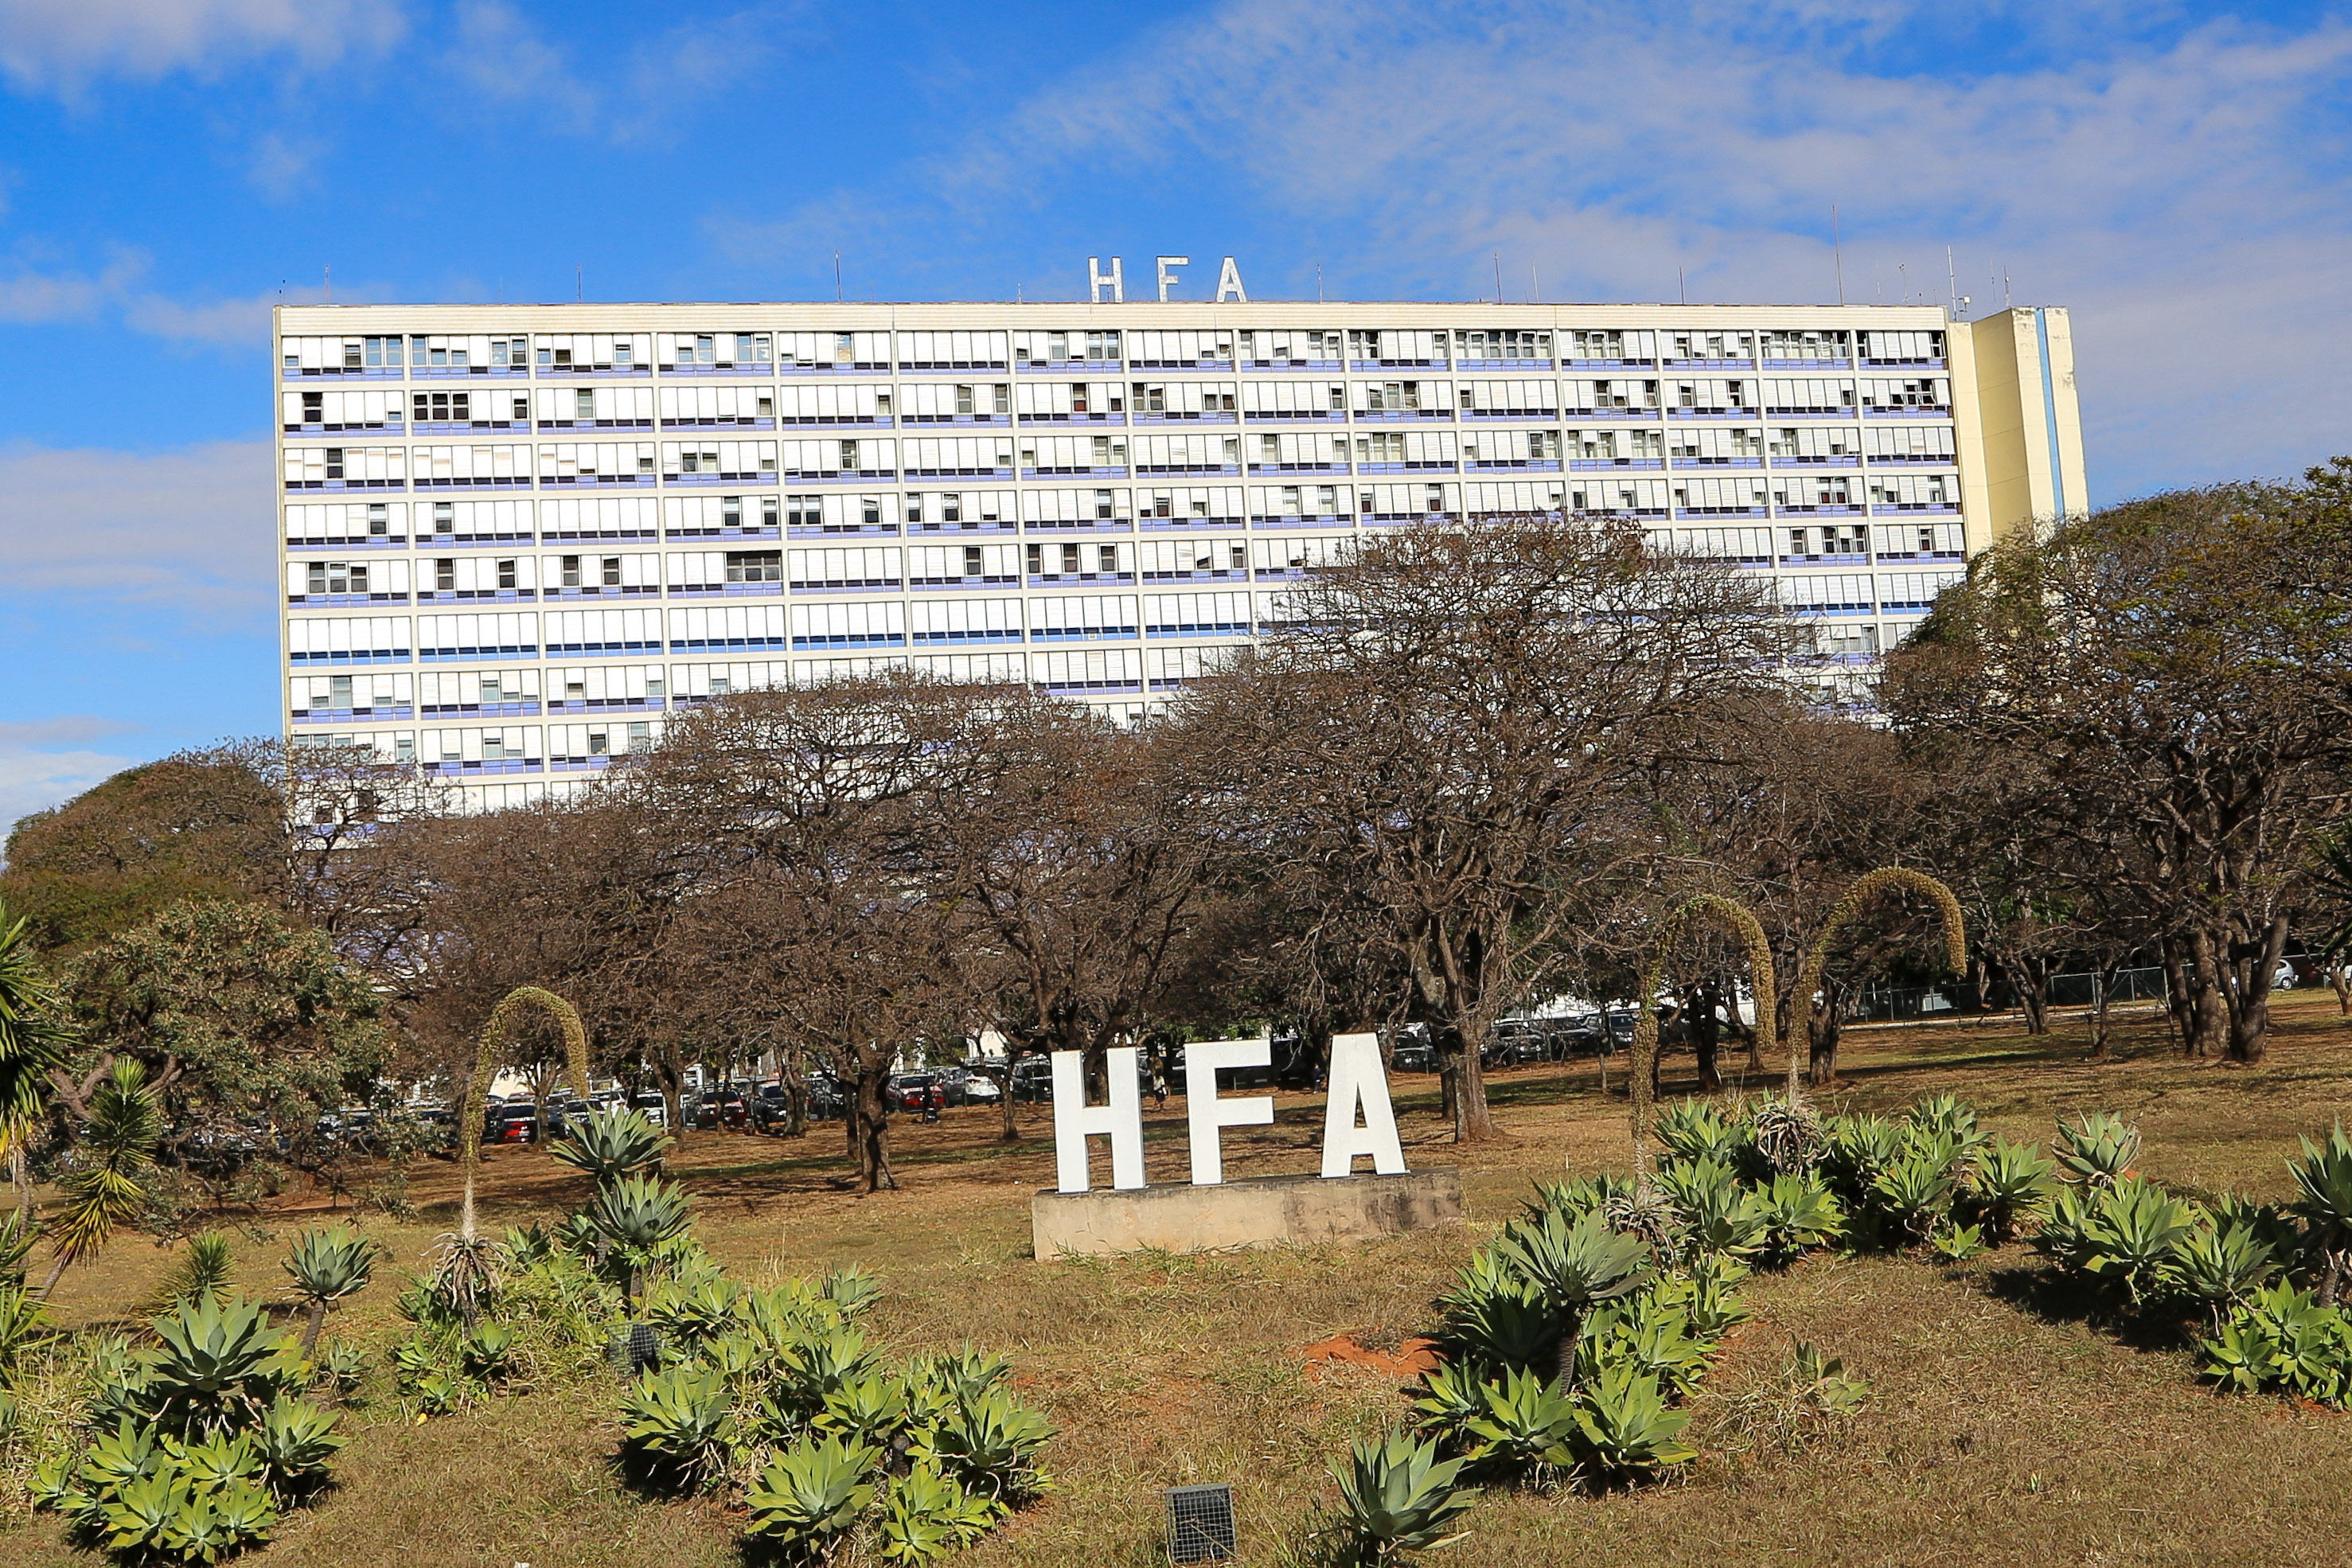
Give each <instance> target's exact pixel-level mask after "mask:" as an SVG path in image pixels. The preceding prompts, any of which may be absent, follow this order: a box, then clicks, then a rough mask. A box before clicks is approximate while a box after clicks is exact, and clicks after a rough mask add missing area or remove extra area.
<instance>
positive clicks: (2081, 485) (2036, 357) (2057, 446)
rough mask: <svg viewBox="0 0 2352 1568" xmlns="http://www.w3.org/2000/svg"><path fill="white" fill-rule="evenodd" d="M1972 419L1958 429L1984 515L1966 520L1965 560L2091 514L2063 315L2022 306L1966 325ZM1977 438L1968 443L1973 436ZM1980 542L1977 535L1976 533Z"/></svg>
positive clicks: (2069, 334)
mask: <svg viewBox="0 0 2352 1568" xmlns="http://www.w3.org/2000/svg"><path fill="white" fill-rule="evenodd" d="M1967 331H1968V334H1969V342H1970V347H1971V350H1972V352H1973V356H1974V359H1975V362H1976V364H1975V374H1976V386H1977V401H1976V409H1977V418H1976V421H1975V427H1974V430H1973V432H1971V431H1970V430H1969V422H1968V421H1966V420H1963V421H1961V431H1960V438H1961V440H1962V442H1963V443H1964V444H1973V445H1974V446H1975V447H1976V448H1977V452H1978V453H1979V454H1980V457H1979V458H1978V459H1977V460H1976V461H1972V460H1971V458H1970V456H1969V454H1968V453H1966V452H1964V453H1963V454H1962V458H1961V467H1962V470H1963V473H1964V475H1966V476H1968V477H1969V479H1973V478H1974V476H1975V474H1976V472H1978V471H1979V470H1978V462H1980V463H1981V472H1982V474H1983V490H1982V494H1983V496H1984V498H1985V505H1984V507H1983V508H1982V509H1981V510H1979V511H1977V512H1975V513H1974V514H1973V515H1971V516H1970V518H1969V553H1970V554H1971V555H1973V554H1975V553H1976V552H1977V551H1979V550H1980V549H1982V548H1983V547H1984V546H1985V545H1987V544H1990V543H1991V542H1994V541H1995V540H1997V539H2000V538H2003V537H2006V536H2008V535H2009V534H2011V532H2014V531H2018V530H2020V529H2026V530H2031V529H2032V528H2033V527H2035V526H2036V525H2040V524H2046V523H2048V522H2051V521H2055V520H2056V519H2058V518H2059V517H2061V516H2062V515H2063V516H2067V517H2079V516H2081V515H2083V514H2084V513H2086V512H2088V511H2089V510H2091V508H2090V487H2089V483H2088V480H2087V479H2086V477H2085V475H2084V467H2083V420H2082V412H2081V409H2080V407H2079V406H2078V405H2077V404H2076V402H2075V396H2074V328H2073V324H2072V322H2071V321H2069V319H2068V317H2067V314H2066V312H2065V311H2064V310H2060V309H2057V308H2055V307H2021V308H2020V309H2017V310H2001V311H1999V312H1996V313H1995V314H1993V315H1990V316H1986V317H1984V318H1983V319H1981V320H1979V321H1973V322H1970V323H1969V326H1968V328H1967ZM1971 435H1973V437H1974V440H1973V443H1970V437H1971ZM1980 528H1981V529H1982V530H1983V531H1984V536H1983V537H1982V538H1979V529H1980Z"/></svg>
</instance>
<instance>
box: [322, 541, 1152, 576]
mask: <svg viewBox="0 0 2352 1568" xmlns="http://www.w3.org/2000/svg"><path fill="white" fill-rule="evenodd" d="M1095 569H1096V570H1097V571H1098V572H1103V573H1114V572H1117V571H1118V545H1116V544H1102V545H1097V546H1096V547H1095ZM362 570H365V568H362Z"/></svg>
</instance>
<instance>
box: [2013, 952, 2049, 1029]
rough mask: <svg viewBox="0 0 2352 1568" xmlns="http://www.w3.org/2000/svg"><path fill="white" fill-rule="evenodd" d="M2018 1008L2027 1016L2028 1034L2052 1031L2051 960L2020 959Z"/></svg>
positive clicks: (2018, 966)
mask: <svg viewBox="0 0 2352 1568" xmlns="http://www.w3.org/2000/svg"><path fill="white" fill-rule="evenodd" d="M2017 1009H2018V1011H2019V1012H2020V1013H2021V1014H2023V1015H2024V1016H2025V1032H2026V1033H2027V1034H2028V1035H2046V1034H2048V1033H2049V1032H2050V961H2049V960H2047V959H2042V958H2024V959H2020V960H2019V961H2018V964H2017Z"/></svg>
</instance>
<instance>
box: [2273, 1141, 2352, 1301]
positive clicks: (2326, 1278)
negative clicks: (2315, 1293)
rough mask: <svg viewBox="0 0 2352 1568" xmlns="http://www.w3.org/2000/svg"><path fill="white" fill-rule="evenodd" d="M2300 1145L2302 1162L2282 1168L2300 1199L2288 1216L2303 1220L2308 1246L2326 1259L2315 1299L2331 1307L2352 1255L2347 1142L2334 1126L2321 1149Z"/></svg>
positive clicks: (2351, 1162)
mask: <svg viewBox="0 0 2352 1568" xmlns="http://www.w3.org/2000/svg"><path fill="white" fill-rule="evenodd" d="M2299 1142H2301V1143H2302V1144H2303V1158H2302V1159H2301V1160H2291V1161H2289V1162H2288V1163H2287V1169H2288V1170H2289V1171H2291V1172H2293V1173H2294V1184H2295V1189H2296V1191H2297V1192H2298V1193H2300V1194H2302V1195H2301V1196H2300V1197H2299V1198H2297V1199H2296V1200H2295V1202H2294V1205H2292V1208H2291V1212H2292V1213H2293V1214H2294V1215H2295V1217H2296V1218H2298V1219H2300V1220H2302V1221H2303V1223H2304V1225H2305V1227H2306V1228H2307V1229H2308V1230H2309V1232H2310V1236H2311V1241H2312V1245H2313V1246H2314V1247H2316V1248H2317V1249H2318V1251H2319V1254H2320V1256H2321V1257H2322V1258H2325V1259H2326V1269H2325V1272H2324V1274H2323V1276H2322V1279H2321V1282H2320V1289H2319V1299H2320V1300H2321V1301H2322V1302H2325V1303H2326V1304H2328V1305H2330V1306H2332V1305H2334V1304H2335V1303H2336V1301H2337V1300H2339V1299H2340V1297H2341V1293H2342V1290H2343V1287H2344V1266H2345V1262H2346V1258H2347V1253H2352V1139H2347V1138H2346V1137H2345V1135H2344V1124H2343V1123H2342V1122H2340V1121H2339V1122H2337V1123H2336V1129H2335V1131H2333V1132H2331V1133H2329V1134H2328V1138H2327V1145H2326V1148H2321V1147H2320V1146H2319V1145H2318V1144H2315V1143H2314V1142H2312V1141H2311V1140H2310V1139H2308V1138H2305V1139H2301V1140H2299Z"/></svg>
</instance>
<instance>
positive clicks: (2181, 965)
mask: <svg viewBox="0 0 2352 1568" xmlns="http://www.w3.org/2000/svg"><path fill="white" fill-rule="evenodd" d="M2156 949H2157V957H2158V962H2159V963H2162V964H2163V965H2164V1014H2165V1018H2166V1020H2167V1021H2168V1023H2170V1025H2171V1026H2172V1043H2173V1044H2174V1045H2176V1046H2179V1047H2180V1049H2181V1051H2182V1053H2183V1054H2184V1055H2186V1054H2188V1053H2189V1051H2190V1050H2191V1048H2192V1042H2193V1040H2194V1038H2195V1037H2194V1034H2193V1032H2192V1028H2191V1024H2192V1020H2191V1018H2190V1016H2189V970H2188V965H2187V963H2185V961H2184V960H2183V958H2182V956H2181V942H2180V939H2179V937H2178V936H2175V935H2172V934H2171V933H2169V932H2168V933H2166V935H2165V937H2164V939H2163V940H2162V941H2161V942H2158V943H2157V944H2156Z"/></svg>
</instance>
